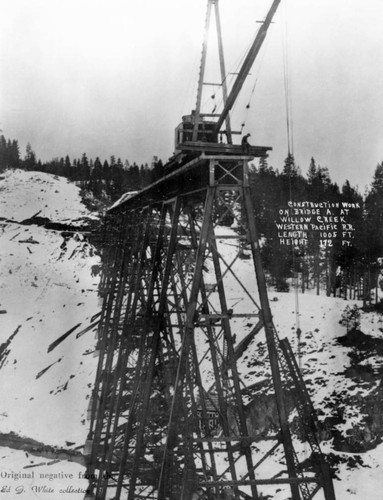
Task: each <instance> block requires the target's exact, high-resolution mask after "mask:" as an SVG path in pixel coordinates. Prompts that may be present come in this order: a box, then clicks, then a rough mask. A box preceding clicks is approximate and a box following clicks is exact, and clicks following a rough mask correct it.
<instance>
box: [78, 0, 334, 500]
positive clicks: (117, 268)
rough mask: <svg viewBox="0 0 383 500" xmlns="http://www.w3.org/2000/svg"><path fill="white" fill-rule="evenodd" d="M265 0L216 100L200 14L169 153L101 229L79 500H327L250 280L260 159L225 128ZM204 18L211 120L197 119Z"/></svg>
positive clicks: (257, 269) (288, 377) (304, 416)
mask: <svg viewBox="0 0 383 500" xmlns="http://www.w3.org/2000/svg"><path fill="white" fill-rule="evenodd" d="M279 1H280V0H274V1H273V3H272V6H271V8H270V11H269V13H268V15H267V16H266V18H265V21H264V23H263V25H262V26H261V27H260V30H259V32H258V34H257V36H256V38H255V40H254V43H253V45H252V46H251V48H250V50H249V53H248V55H247V56H246V58H245V61H244V63H243V67H242V68H241V70H240V71H239V73H238V76H237V79H236V81H235V83H234V85H233V87H232V90H231V92H230V94H229V95H227V89H226V85H225V70H224V61H223V50H222V40H221V30H220V22H219V12H218V0H208V10H207V18H206V27H205V41H204V45H203V51H202V61H201V69H200V76H199V83H198V96H197V105H196V110H194V111H193V112H192V114H191V115H188V116H184V117H183V120H182V123H181V125H179V127H177V129H176V150H177V151H178V153H177V154H176V155H175V156H174V157H173V158H172V159H171V160H170V161H169V163H168V164H167V165H166V166H165V169H164V176H163V177H162V178H161V179H160V180H158V181H157V182H155V183H154V184H152V185H151V186H149V187H147V188H145V189H143V190H142V191H140V192H139V193H136V194H135V195H133V196H125V197H123V198H122V199H121V200H120V201H119V202H118V203H117V204H116V205H115V206H114V207H112V209H110V210H109V211H108V214H107V216H106V227H107V230H106V235H105V250H104V255H103V261H104V271H103V275H102V280H101V286H100V294H101V296H102V297H103V306H102V313H101V319H100V324H99V330H98V346H97V353H98V355H99V362H98V369H97V374H96V381H95V385H94V389H93V394H92V397H91V400H90V404H89V420H90V430H89V437H88V440H87V443H86V447H85V450H86V455H87V460H88V467H87V473H88V476H89V481H90V485H89V493H87V494H86V496H85V498H86V499H97V500H104V499H115V500H119V499H124V500H125V499H127V500H138V499H141V498H146V499H158V500H197V499H201V500H202V499H205V500H218V499H222V500H223V499H232V500H234V499H235V500H243V499H245V500H246V499H254V500H258V499H261V498H265V496H264V494H265V493H267V494H271V495H272V496H271V498H274V496H273V495H274V494H275V495H277V496H275V498H276V499H278V500H287V499H288V498H292V499H293V500H310V499H312V498H313V497H314V496H315V495H316V493H317V492H319V491H321V493H322V498H324V499H325V500H335V495H334V490H333V485H332V479H331V475H330V471H329V467H328V465H327V464H326V462H325V460H324V457H323V455H322V453H321V450H320V447H319V443H318V439H317V435H318V432H319V423H318V421H317V419H316V417H315V411H314V409H313V406H312V404H311V402H310V398H309V395H308V393H307V390H306V388H305V385H304V382H303V380H302V377H301V375H300V372H299V368H298V365H297V363H296V361H295V359H294V356H293V353H292V350H291V348H290V345H289V343H288V341H287V340H283V341H279V339H278V336H277V333H276V330H275V328H274V326H273V322H272V315H271V311H270V306H269V301H268V296H267V289H266V283H265V277H264V273H263V269H262V263H261V257H260V249H259V242H258V236H257V231H256V226H255V218H254V213H253V208H252V202H251V197H250V192H249V179H248V162H249V161H251V160H252V159H254V158H255V157H264V156H266V154H267V151H268V150H269V149H270V148H267V147H257V146H248V145H246V147H241V146H238V145H234V144H233V143H232V134H235V132H233V131H232V130H231V127H230V119H229V111H230V110H231V109H232V106H233V104H234V101H235V99H236V97H237V96H238V93H239V92H240V89H241V87H242V84H243V82H244V80H245V78H246V76H247V74H248V72H249V69H250V68H251V64H252V62H253V61H254V59H255V57H256V55H257V54H258V52H259V49H260V47H261V45H262V42H263V40H264V38H265V36H266V32H267V28H268V26H269V25H270V23H271V20H272V18H273V15H274V13H275V10H276V9H277V6H278V4H279ZM212 7H214V8H215V13H216V21H217V23H216V26H217V33H218V47H219V59H220V67H221V80H222V81H221V84H220V85H221V86H222V95H223V106H224V107H223V111H222V113H221V114H203V113H202V112H201V96H202V89H203V86H204V85H209V84H208V83H205V82H204V71H205V63H206V51H207V31H208V28H209V23H210V16H211V10H212ZM224 123H225V125H226V130H225V131H221V126H222V125H223V124H224ZM223 135H225V136H226V139H227V143H226V144H223V143H222V140H221V142H218V137H219V136H221V138H222V136H223ZM255 337H256V340H254V339H255ZM262 340H264V341H265V345H266V346H267V353H268V356H267V362H266V363H265V364H264V366H262V368H261V365H262V363H263V362H261V360H256V362H258V361H259V363H258V365H259V367H260V368H259V373H258V374H257V375H254V377H255V380H256V382H258V383H257V384H254V383H253V384H252V382H254V380H253V381H252V380H251V378H249V374H247V372H248V369H247V368H246V359H245V358H246V352H247V351H246V349H247V348H248V346H249V345H250V344H251V342H260V341H262ZM266 365H267V366H266ZM257 376H258V377H259V376H261V380H260V379H259V378H256V377H257ZM254 385H255V387H254ZM259 393H262V394H263V397H265V398H268V401H270V400H271V403H269V415H268V418H269V420H270V422H271V423H272V425H269V426H268V427H265V426H263V427H260V426H257V425H256V422H255V421H254V418H253V416H254V413H251V411H249V408H251V407H253V408H254V407H255V409H257V397H258V395H259ZM270 408H274V409H275V411H274V413H275V418H273V416H272V415H270ZM292 408H294V409H293V410H292ZM259 411H260V412H261V413H262V409H259ZM271 413H273V412H272V411H271ZM292 422H294V429H296V425H297V422H300V426H299V429H300V431H299V432H298V431H296V430H295V433H294V434H293V433H292V431H291V427H292ZM297 435H299V439H298V437H297ZM302 442H306V443H307V447H306V448H307V450H308V449H309V448H308V446H309V447H310V453H307V450H306V452H305V453H304V454H302V449H299V447H300V448H302V446H303V445H302ZM297 444H298V448H297V446H296V445H297ZM302 455H303V456H302ZM269 498H270V497H269Z"/></svg>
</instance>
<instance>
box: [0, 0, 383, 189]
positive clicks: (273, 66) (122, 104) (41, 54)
mask: <svg viewBox="0 0 383 500" xmlns="http://www.w3.org/2000/svg"><path fill="white" fill-rule="evenodd" d="M270 5H271V0H220V11H221V18H222V29H223V38H224V47H225V56H226V67H227V70H228V71H229V72H230V71H231V72H234V71H235V69H236V68H237V64H238V62H239V61H240V60H241V58H242V57H243V54H244V51H245V49H246V48H247V47H248V46H249V43H250V42H251V39H252V37H253V36H254V34H255V30H256V29H257V28H258V26H259V25H258V24H257V22H256V21H257V20H261V19H263V17H264V15H265V13H266V11H267V9H268V7H269V6H270ZM0 9H1V18H0V70H1V72H0V128H1V129H2V131H3V134H4V135H5V136H6V137H7V138H11V139H14V138H15V139H18V141H19V144H20V146H21V153H22V156H24V154H25V146H26V144H27V142H30V143H31V144H32V147H33V149H34V150H35V152H36V154H37V156H38V157H39V158H41V159H42V160H49V159H51V158H53V157H60V156H65V155H66V154H69V156H70V157H71V159H73V158H79V157H81V155H82V153H84V152H86V153H87V155H88V157H92V158H95V157H96V156H99V157H100V158H101V159H102V160H103V159H105V158H109V157H110V155H112V154H113V155H115V156H116V157H121V159H122V160H125V159H126V158H127V159H129V161H130V162H133V161H136V162H137V163H139V164H141V163H145V162H148V163H150V161H151V159H152V157H153V155H157V156H159V157H160V158H162V160H164V161H166V160H167V159H168V158H169V157H170V156H171V154H172V153H173V151H174V144H173V138H174V128H175V127H176V126H177V124H178V123H179V122H180V120H181V117H182V115H183V114H188V113H190V111H191V109H192V108H194V107H195V101H196V91H197V79H198V70H199V63H200V55H201V47H202V34H203V25H204V19H205V12H206V0H0ZM382 20H383V1H382V0H363V1H362V0H282V1H281V5H280V7H279V10H278V13H277V15H276V17H275V23H274V24H273V25H272V27H271V29H270V32H269V34H268V38H267V42H266V43H265V46H264V48H263V49H262V53H261V54H260V56H259V58H258V60H257V62H256V64H255V66H254V68H253V70H252V72H251V75H250V76H249V78H248V82H247V84H246V86H245V87H244V89H243V93H242V94H241V99H240V100H239V101H238V103H237V104H236V107H235V110H234V113H233V128H234V129H236V130H240V128H241V124H242V123H245V126H244V129H243V130H244V131H245V132H249V133H251V143H252V144H257V145H265V146H266V145H267V146H272V147H273V152H272V153H271V154H270V163H271V164H272V165H273V166H274V167H275V168H281V166H282V165H283V159H284V158H285V157H286V155H287V139H286V135H287V133H286V109H285V86H284V72H283V60H284V59H283V52H284V50H287V52H288V59H287V60H288V63H289V79H288V82H289V86H290V90H291V101H292V107H291V111H292V115H293V128H294V135H293V139H294V141H293V145H294V153H295V157H296V160H297V163H298V164H299V165H300V167H301V169H302V171H303V172H304V173H306V172H307V169H308V165H309V162H310V158H311V156H314V157H315V159H316V161H317V163H318V164H320V165H321V166H326V167H328V168H329V170H330V175H331V178H332V179H333V180H335V181H336V182H338V183H340V184H343V182H344V180H345V179H346V178H348V179H349V180H350V181H351V183H352V184H354V185H355V184H358V185H359V188H360V190H361V192H363V191H364V187H365V185H366V184H369V183H370V182H371V179H372V175H373V172H374V170H375V167H376V165H377V163H378V162H381V161H382V160H383V29H382ZM286 32H287V42H284V40H286V36H285V35H284V33H286ZM214 48H215V47H214V44H213V43H212V42H211V44H210V49H211V50H210V56H211V59H214V56H215V51H214ZM211 75H212V76H211V78H213V79H214V75H213V73H212V74H211ZM209 78H210V75H209ZM217 81H218V75H217V77H216V78H215V79H214V82H217ZM254 85H255V90H254V94H253V96H252V99H251V101H250V97H251V95H252V89H253V87H254ZM217 92H218V90H217ZM214 94H216V89H215V88H214V87H210V88H208V94H207V95H206V96H205V97H206V99H205V101H204V102H205V105H206V111H208V112H211V111H212V109H210V108H212V107H213V105H214V103H215V102H217V101H218V97H217V95H218V93H217V95H216V98H215V99H212V98H211V95H214ZM248 102H250V108H249V109H246V104H247V103H248Z"/></svg>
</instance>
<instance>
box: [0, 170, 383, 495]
mask: <svg viewBox="0 0 383 500" xmlns="http://www.w3.org/2000/svg"><path fill="white" fill-rule="evenodd" d="M35 214H38V215H37V217H39V218H46V219H49V220H50V221H51V222H56V223H61V224H66V225H68V226H72V229H71V230H68V228H67V229H66V230H64V231H63V230H60V229H52V228H51V229H47V228H46V227H44V225H38V224H35V223H33V220H32V221H29V222H25V223H24V224H22V222H23V221H26V220H27V219H30V218H31V217H32V216H33V215H35ZM87 218H94V216H93V215H92V214H91V213H89V212H88V210H87V209H86V208H85V207H84V205H83V204H82V202H81V198H80V196H79V190H78V188H76V187H75V186H74V185H73V184H71V183H69V182H68V181H67V180H65V179H63V178H58V177H54V176H51V175H47V174H43V173H39V172H24V171H17V170H16V171H7V172H5V173H3V174H1V175H0V312H1V314H0V322H1V329H0V401H1V404H0V435H4V434H7V435H8V436H9V433H11V432H13V433H15V435H17V436H21V437H23V438H29V439H33V440H36V441H38V442H40V443H44V444H45V445H48V446H56V447H59V448H65V449H66V450H74V449H75V448H76V447H81V446H82V445H83V444H84V442H85V439H86V435H87V431H88V427H87V421H86V411H87V407H88V399H89V395H90V391H91V386H92V384H93V382H94V377H95V367H96V363H97V358H93V356H92V354H91V352H92V351H93V349H94V345H95V338H94V329H93V331H92V330H90V331H88V332H87V333H84V334H82V335H79V337H78V338H77V335H78V334H79V333H80V334H81V332H82V331H83V330H84V329H85V328H87V327H88V326H89V325H90V324H92V323H93V322H95V321H96V319H95V318H94V315H96V314H97V313H98V312H99V310H100V304H99V303H98V297H97V286H98V279H99V276H98V275H97V272H98V269H99V267H98V266H99V264H100V259H99V257H98V256H97V255H96V253H95V251H94V248H93V247H92V246H91V245H90V244H89V242H88V241H87V239H86V235H84V234H83V228H84V225H85V224H84V223H85V220H86V219H87ZM73 226H76V227H77V228H78V230H76V227H73ZM222 245H223V246H222V248H221V250H220V251H221V252H222V254H223V255H224V256H225V259H226V260H227V262H228V263H231V262H232V261H233V259H234V258H235V254H236V252H237V251H238V249H237V248H235V246H232V245H230V243H228V242H224V243H223V244H222ZM225 246H226V248H224V247H225ZM237 264H238V269H237V273H238V276H239V277H240V279H241V280H242V281H243V282H244V283H245V284H246V287H248V289H249V291H250V292H251V294H253V295H254V296H255V298H256V296H257V292H256V283H255V282H250V281H249V278H248V276H249V277H251V276H252V273H251V272H250V268H249V267H248V266H252V262H251V261H246V260H243V261H240V262H239V261H238V262H237ZM206 282H207V284H209V278H208V276H206ZM231 282H233V279H231ZM230 286H231V285H230V281H229V284H228V287H229V288H230ZM228 292H229V291H228ZM228 296H229V304H228V306H229V307H234V305H235V307H236V311H237V312H247V311H248V310H249V308H252V305H251V304H250V305H249V299H248V297H247V296H246V293H244V291H243V290H242V291H241V293H240V294H237V293H236V292H234V288H233V292H232V294H231V296H230V292H229V293H228ZM269 298H270V304H271V308H272V313H273V316H274V323H275V325H276V328H277V330H278V332H279V336H280V337H281V338H283V337H288V338H289V340H290V343H291V345H292V348H293V350H294V352H295V354H296V356H297V358H298V361H299V364H300V366H301V369H302V372H303V376H304V378H305V381H306V384H307V387H308V390H309V392H310V395H311V397H312V400H313V403H314V406H315V407H316V409H317V410H318V413H319V418H320V420H321V421H322V422H323V423H325V424H326V425H327V428H328V430H329V432H328V435H327V436H324V438H326V439H325V440H324V441H323V442H322V448H323V451H324V452H325V453H326V454H327V455H328V456H329V458H330V460H331V462H332V464H333V465H334V468H335V471H336V476H337V479H336V480H335V490H336V498H337V500H354V499H355V500H356V499H357V500H378V499H379V500H380V498H381V496H382V495H381V488H379V486H382V485H383V481H382V471H383V445H382V444H380V436H381V435H383V416H382V408H383V406H380V402H379V401H380V399H379V398H382V404H383V395H382V394H381V393H380V392H379V384H380V380H381V373H382V371H381V368H382V354H383V351H382V350H381V349H378V348H371V344H368V342H367V341H366V342H367V344H364V345H359V344H358V342H357V341H356V340H355V339H353V338H350V339H349V340H346V341H345V340H344V339H343V340H342V338H343V337H344V336H345V335H346V327H345V326H344V325H342V324H341V323H340V320H341V316H342V312H343V310H344V309H345V307H346V305H353V304H354V302H353V301H345V300H344V299H334V298H330V297H326V296H325V295H324V294H322V295H320V296H316V295H315V294H314V293H312V292H309V293H305V294H301V293H299V295H298V296H296V295H295V293H294V290H291V291H290V293H276V292H274V291H272V290H270V293H269ZM230 301H231V302H230ZM356 304H357V305H358V306H361V303H358V302H356ZM297 318H298V319H299V324H298V325H297ZM237 326H238V333H237V332H234V333H237V342H239V341H240V340H241V339H242V338H243V336H245V335H246V334H247V333H248V332H249V331H250V330H251V325H247V324H243V322H242V323H241V319H238V324H237ZM297 326H299V327H300V329H301V331H302V334H301V337H300V342H298V340H299V339H298V336H297ZM74 327H77V328H76V329H74V330H73V332H72V333H70V334H69V335H68V337H66V338H64V339H63V340H62V341H61V342H60V343H58V344H57V345H56V344H54V342H55V341H56V340H57V339H59V338H60V337H61V336H63V335H64V334H65V333H66V332H68V331H70V330H71V329H72V328H74ZM360 330H361V331H362V332H364V334H365V335H366V336H368V337H366V338H367V340H368V339H369V341H371V339H372V343H373V342H374V341H375V342H376V343H377V345H378V344H379V343H380V342H383V322H382V316H381V315H378V314H377V313H374V312H369V313H364V312H362V317H361V326H360ZM366 345H367V347H366ZM368 346H370V347H368ZM89 353H90V354H89ZM266 355H267V351H266V349H265V342H264V336H263V334H262V333H260V334H259V335H257V336H256V337H255V338H254V340H253V341H252V342H251V344H250V346H249V348H248V349H247V351H246V352H245V353H244V355H243V356H242V357H241V359H240V361H239V370H240V372H241V376H242V377H243V380H244V381H245V382H246V384H249V385H251V384H255V383H256V382H257V381H260V380H262V379H264V377H265V373H266V368H265V367H266V364H267V360H266ZM382 391H383V390H382ZM374 404H375V406H374ZM376 412H378V415H376ZM379 412H380V413H379ZM264 445H265V446H266V443H265V444H264ZM257 446H258V444H257ZM262 446H263V444H262V443H260V444H259V447H260V449H262ZM14 448H15V447H14ZM14 448H13V449H11V448H6V447H2V448H0V492H1V488H2V487H4V488H9V490H7V489H5V490H4V491H3V493H4V498H7V499H13V498H18V492H21V487H23V488H25V490H24V491H25V492H26V493H28V496H27V495H26V493H25V494H24V497H25V498H43V499H47V500H58V499H61V498H68V494H69V493H70V495H69V498H71V499H75V500H77V499H78V500H80V499H83V498H84V490H85V488H86V486H87V481H85V480H84V479H83V478H81V475H82V474H83V473H84V467H83V466H82V465H81V464H79V463H77V462H73V461H72V462H69V461H67V460H65V459H63V458H62V457H60V458H58V459H53V458H49V457H48V458H46V457H43V456H40V457H39V456H35V455H33V454H31V453H30V452H26V451H25V450H24V451H23V450H22V449H14ZM80 451H81V448H80ZM304 452H305V450H304V449H303V450H300V453H304ZM32 472H33V473H34V474H33V477H32ZM260 472H262V471H260ZM19 474H23V475H24V477H20V476H19ZM71 475H73V477H70V476H71ZM32 486H34V487H35V488H34V489H31V488H32ZM17 488H20V489H19V490H18V489H17ZM39 488H40V489H39ZM50 488H52V489H54V492H52V491H50ZM60 490H62V491H60ZM265 493H267V491H265ZM285 497H286V495H285V493H284V492H283V491H281V492H280V493H279V496H278V498H277V497H275V500H287V498H285ZM315 498H316V499H318V500H322V498H321V497H320V495H319V494H318V495H317V496H316V497H315Z"/></svg>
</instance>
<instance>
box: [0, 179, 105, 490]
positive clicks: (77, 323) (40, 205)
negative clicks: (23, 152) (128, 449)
mask: <svg viewBox="0 0 383 500" xmlns="http://www.w3.org/2000/svg"><path fill="white" fill-rule="evenodd" d="M90 219H93V223H95V222H96V218H95V216H94V215H92V214H91V213H89V211H88V210H87V209H86V208H85V206H84V205H83V204H82V202H81V198H80V196H79V189H78V188H77V187H76V186H74V185H73V184H70V183H69V182H68V181H67V180H66V179H64V178H59V177H53V176H51V175H48V174H44V173H40V172H25V171H18V170H15V171H7V172H5V173H3V174H2V175H1V178H0V312H1V314H0V322H1V330H0V401H1V405H0V435H1V442H0V446H1V445H4V444H5V445H6V444H7V442H9V443H10V446H11V448H20V449H24V450H32V451H33V448H35V449H37V450H40V451H41V452H42V453H41V455H42V456H44V455H45V457H47V456H48V457H49V458H50V460H46V459H45V460H44V459H43V460H41V459H38V458H36V456H33V455H31V454H29V453H26V452H23V451H17V450H15V449H12V450H11V449H7V448H2V449H0V469H1V470H2V471H6V472H7V473H9V474H11V473H14V474H18V473H26V472H30V471H31V470H35V477H36V476H37V477H38V474H40V473H48V472H49V473H59V472H60V471H61V472H62V471H66V472H68V473H69V472H72V473H73V472H74V471H77V469H79V470H80V471H83V470H84V469H83V468H82V467H81V466H80V465H78V464H77V463H76V464H74V463H69V462H66V461H62V460H61V461H60V458H61V457H57V456H55V454H54V453H53V452H54V450H55V449H58V448H60V449H61V448H62V449H65V450H67V455H68V456H69V457H70V454H71V452H72V451H73V456H74V457H76V456H77V455H76V453H75V452H74V449H75V448H76V447H80V446H82V445H83V444H84V442H85V438H86V434H87V430H88V429H87V422H86V411H87V406H88V398H89V394H90V390H91V389H90V387H91V384H92V383H93V381H94V377H95V373H94V370H95V366H96V362H97V360H96V358H93V356H92V354H91V353H92V351H93V346H94V343H95V339H94V333H93V332H94V329H95V326H94V327H93V332H92V329H91V330H89V331H87V332H86V333H84V334H81V332H82V331H83V330H84V329H85V328H87V327H89V326H90V325H91V324H93V323H96V321H97V318H92V317H93V316H94V315H96V314H97V313H98V312H99V305H98V298H97V287H98V280H99V277H98V272H99V265H100V259H99V257H98V256H97V254H96V253H95V250H94V248H93V247H92V245H91V244H90V243H89V242H88V240H87V234H86V233H87V228H88V222H89V220H90ZM71 329H73V331H72V332H71V333H70V334H69V335H68V336H67V337H65V335H64V334H66V333H67V332H69V331H70V330H71ZM77 336H78V338H77ZM60 337H62V339H61V342H59V341H58V342H55V341H57V340H58V339H60ZM17 437H22V438H25V439H24V441H22V440H21V441H20V440H18V438H17ZM29 440H31V441H29ZM36 443H37V444H36ZM43 445H44V446H43ZM50 450H51V451H52V453H49V451H50ZM80 451H81V448H80ZM62 457H63V458H67V457H66V456H65V453H64V454H63V455H62ZM77 458H78V457H77ZM57 459H58V460H59V462H58V463H57V464H56V465H55V463H56V462H57ZM74 459H76V458H74ZM41 462H42V464H43V465H41V466H40V467H37V468H36V469H34V468H33V466H34V465H36V464H38V463H41ZM52 462H53V463H52ZM50 463H52V465H50V466H49V467H48V468H47V465H46V464H50ZM31 467H32V469H31ZM23 481H24V482H23ZM77 482H78V480H77V479H76V481H72V482H71V483H68V481H65V480H63V481H62V485H63V486H66V485H67V484H72V485H74V486H76V485H77ZM27 483H28V484H27ZM20 484H24V485H25V487H26V488H29V487H30V486H32V485H33V484H35V485H39V484H40V485H41V481H40V482H39V481H38V480H37V482H36V481H35V482H33V480H31V479H25V480H19V481H18V482H16V480H15V479H14V478H12V477H11V476H8V478H6V477H3V476H2V478H1V480H0V486H1V487H7V485H9V487H10V488H11V490H10V491H9V492H8V493H9V495H8V496H7V498H13V496H14V495H15V494H16V491H15V489H14V488H15V487H16V486H18V485H20ZM44 484H45V483H44ZM47 484H48V486H49V481H48V482H47ZM81 484H82V486H84V487H86V484H87V483H86V481H84V480H82V481H81ZM51 485H52V483H51ZM55 485H56V486H59V483H57V481H55ZM76 487H77V486H76ZM33 491H34V492H35V493H36V491H35V490H33ZM35 497H36V498H40V496H38V495H35ZM64 497H65V495H64ZM44 498H47V495H45V496H44ZM48 498H52V499H53V498H54V499H56V498H57V499H58V498H61V496H60V494H58V492H57V491H56V492H55V495H51V496H49V497H48ZM71 498H83V494H81V495H80V494H78V495H76V494H73V495H71Z"/></svg>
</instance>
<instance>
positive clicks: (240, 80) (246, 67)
mask: <svg viewBox="0 0 383 500" xmlns="http://www.w3.org/2000/svg"><path fill="white" fill-rule="evenodd" d="M280 2H281V0H274V2H273V3H272V5H271V7H270V10H269V12H268V13H267V16H266V19H265V20H264V22H263V23H262V25H261V27H260V29H259V31H258V33H257V36H256V37H255V39H254V42H253V44H252V46H251V47H250V50H249V52H248V54H247V56H246V58H245V60H244V62H243V64H242V67H241V69H240V71H239V73H238V75H237V78H236V80H235V82H234V85H233V88H232V89H231V92H230V94H229V95H228V97H227V100H226V104H225V106H224V108H223V111H222V113H221V115H220V117H219V118H218V121H217V123H216V125H215V132H216V133H218V132H219V131H220V129H221V127H222V124H223V122H224V121H225V120H226V117H227V116H228V114H229V111H230V110H231V108H232V107H233V105H234V103H235V101H236V99H237V97H238V94H239V93H240V91H241V89H242V86H243V84H244V82H245V80H246V77H247V75H248V74H249V72H250V69H251V67H252V65H253V63H254V61H255V58H256V57H257V55H258V52H259V50H260V48H261V47H262V44H263V42H264V40H265V38H266V34H267V30H268V29H269V26H270V24H271V21H272V20H273V17H274V14H275V12H276V10H277V8H278V5H279V4H280Z"/></svg>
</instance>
